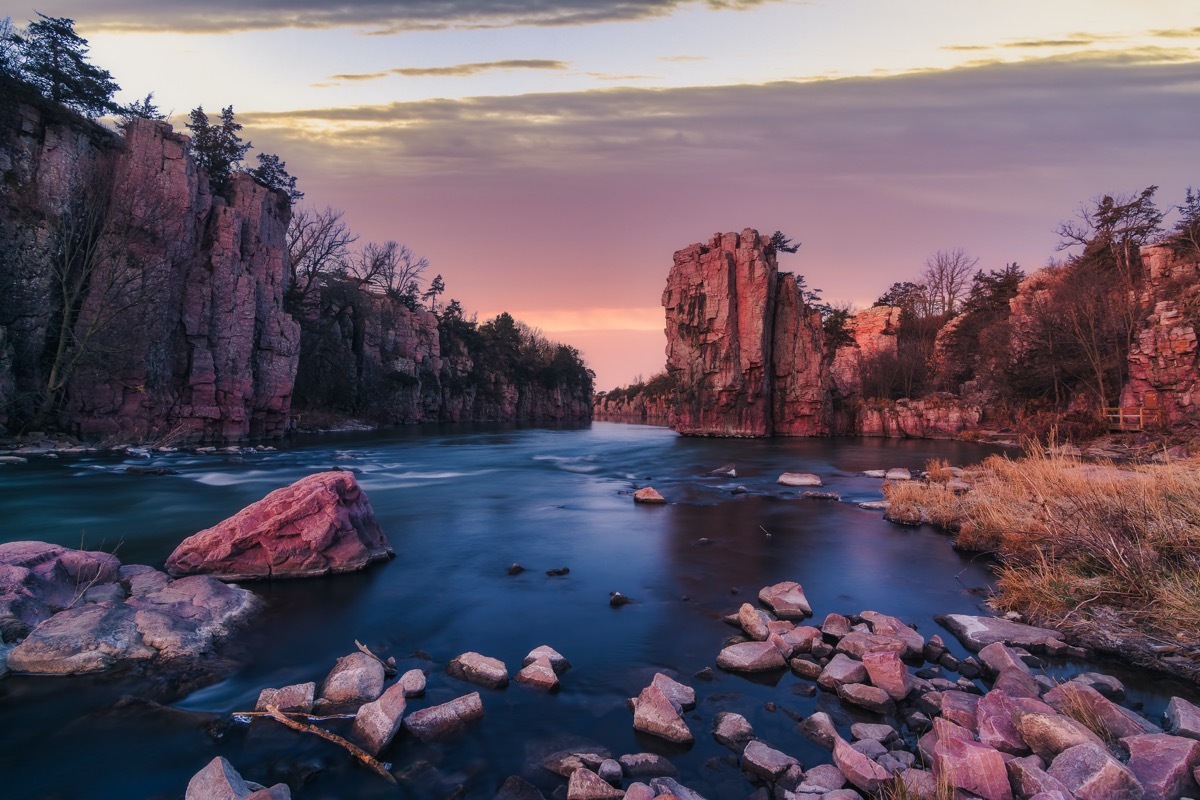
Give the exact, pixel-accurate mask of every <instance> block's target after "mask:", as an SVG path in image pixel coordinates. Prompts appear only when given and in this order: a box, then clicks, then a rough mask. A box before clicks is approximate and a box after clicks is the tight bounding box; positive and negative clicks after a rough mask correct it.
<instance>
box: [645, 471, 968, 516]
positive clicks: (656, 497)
mask: <svg viewBox="0 0 1200 800" xmlns="http://www.w3.org/2000/svg"><path fill="white" fill-rule="evenodd" d="M947 469H948V470H949V473H950V482H951V483H952V484H953V485H954V488H956V489H958V490H963V491H965V490H966V489H967V488H969V486H968V484H967V483H965V482H964V481H962V480H961V479H962V477H963V475H964V474H965V471H964V470H962V469H959V468H958V467H949V468H947ZM862 474H863V475H864V476H866V477H868V478H880V479H882V480H886V481H911V480H914V479H917V478H920V479H922V480H925V479H927V478H928V474H927V473H920V474H919V475H914V474H913V473H912V471H911V470H909V469H906V468H905V467H893V468H891V469H869V470H866V471H864V472H863V473H862ZM708 476H709V477H715V478H736V477H737V467H736V465H734V464H726V465H724V466H722V467H719V468H717V469H714V470H712V471H711V472H709V473H708ZM775 483H777V484H779V485H780V486H788V487H792V488H801V489H813V488H820V487H822V486H824V485H825V483H824V481H823V480H822V479H821V476H820V475H816V474H814V473H811V472H784V473H783V474H781V475H780V476H779V477H778V478H776V479H775ZM749 491H750V490H749V489H747V488H746V487H745V486H737V487H735V488H734V489H732V490H731V494H746V493H748V492H749ZM800 497H801V498H802V499H804V500H834V501H837V500H841V499H842V498H841V495H840V494H839V493H837V492H832V491H803V492H801V493H800ZM633 501H634V502H635V503H646V504H662V503H666V502H667V500H666V498H664V497H663V496H662V494H661V493H660V492H659V491H658V490H657V489H655V488H654V487H653V486H644V487H642V488H640V489H637V490H636V491H634V493H633ZM858 505H860V506H862V507H864V508H871V509H886V508H887V504H886V503H884V502H883V501H869V502H867V503H859V504H858Z"/></svg>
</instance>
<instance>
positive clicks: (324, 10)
mask: <svg viewBox="0 0 1200 800" xmlns="http://www.w3.org/2000/svg"><path fill="white" fill-rule="evenodd" d="M781 1H782V0H405V2H400V3H398V2H394V1H393V0H345V1H344V2H339V3H328V2H325V0H206V2H204V3H167V2H162V0H106V1H105V2H104V3H97V2H95V0H63V2H60V3H58V4H57V5H56V6H55V8H54V13H55V14H59V15H62V16H68V17H71V18H73V19H75V20H76V21H77V22H78V23H79V26H80V28H81V29H83V30H88V31H91V30H112V31H177V32H188V33H221V32H229V31H238V30H258V29H274V28H332V27H338V26H355V27H370V28H374V29H375V31H376V32H380V33H390V32H397V31H406V30H430V29H444V28H499V27H510V26H515V25H534V26H559V25H588V24H594V23H602V22H621V21H629V20H638V19H646V18H650V17H659V16H664V15H667V14H672V13H674V12H675V11H678V10H680V9H682V8H685V7H688V6H703V7H706V8H710V9H746V8H753V7H755V6H760V5H764V4H766V3H773V2H781Z"/></svg>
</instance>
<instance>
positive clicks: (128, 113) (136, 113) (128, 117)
mask: <svg viewBox="0 0 1200 800" xmlns="http://www.w3.org/2000/svg"><path fill="white" fill-rule="evenodd" d="M166 118H167V115H166V114H164V113H162V112H161V111H159V110H158V106H157V105H155V103H154V92H150V93H149V94H147V95H146V96H145V97H144V98H143V99H141V100H134V101H133V102H132V103H130V104H129V105H127V106H125V108H123V109H121V125H122V126H125V125H128V124H129V123H130V122H132V121H133V120H135V119H157V120H163V119H166Z"/></svg>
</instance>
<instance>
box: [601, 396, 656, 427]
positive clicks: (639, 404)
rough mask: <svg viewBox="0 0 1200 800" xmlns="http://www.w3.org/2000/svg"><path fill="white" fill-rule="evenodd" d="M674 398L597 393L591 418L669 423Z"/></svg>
mask: <svg viewBox="0 0 1200 800" xmlns="http://www.w3.org/2000/svg"><path fill="white" fill-rule="evenodd" d="M674 406H675V399H674V397H670V396H661V397H647V396H646V395H645V394H639V395H637V396H636V397H632V398H630V397H608V396H606V395H597V396H596V398H595V401H594V402H593V405H592V417H593V419H600V420H618V421H622V422H658V423H666V424H670V420H671V414H672V412H673V410H674Z"/></svg>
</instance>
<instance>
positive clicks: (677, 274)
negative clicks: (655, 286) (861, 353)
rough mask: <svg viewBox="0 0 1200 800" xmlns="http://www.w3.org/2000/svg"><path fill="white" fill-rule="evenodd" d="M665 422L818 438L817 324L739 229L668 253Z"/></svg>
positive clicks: (691, 431) (711, 432)
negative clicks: (670, 395) (672, 389)
mask: <svg viewBox="0 0 1200 800" xmlns="http://www.w3.org/2000/svg"><path fill="white" fill-rule="evenodd" d="M662 304H663V307H664V308H665V309H666V318H667V323H666V330H667V371H668V373H669V374H670V376H671V378H672V379H673V380H674V381H675V383H676V386H677V391H676V401H675V414H674V425H675V429H676V430H677V431H679V432H680V433H682V434H685V435H698V436H771V435H773V434H776V433H779V434H781V435H791V436H812V435H819V434H823V433H827V432H828V430H829V428H828V413H827V405H828V401H827V389H826V386H827V381H826V379H825V371H826V368H825V365H824V362H823V360H822V358H821V352H822V349H823V336H822V332H821V328H820V322H819V318H818V317H816V316H815V315H813V314H812V312H811V311H810V310H809V309H807V308H806V307H805V306H804V304H803V301H802V300H801V298H800V295H799V291H798V289H797V287H796V284H795V281H794V280H792V279H791V276H790V275H788V274H786V273H785V274H783V275H780V274H779V272H778V268H777V266H776V262H775V252H774V250H773V249H772V248H771V247H770V239H769V238H768V237H765V236H760V235H759V233H758V232H757V231H755V230H753V229H749V228H747V229H746V230H744V231H742V232H741V233H740V234H739V233H725V234H718V235H716V236H714V237H713V238H712V239H711V240H710V241H709V242H708V243H707V244H694V245H691V246H690V247H686V248H684V249H682V250H680V251H678V252H676V253H675V264H674V266H673V267H672V268H671V272H670V274H669V275H668V277H667V287H666V290H665V291H664V292H663V297H662Z"/></svg>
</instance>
